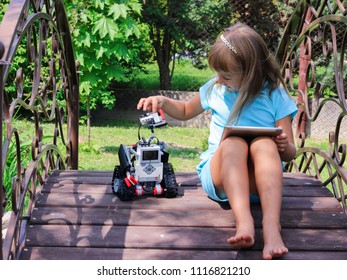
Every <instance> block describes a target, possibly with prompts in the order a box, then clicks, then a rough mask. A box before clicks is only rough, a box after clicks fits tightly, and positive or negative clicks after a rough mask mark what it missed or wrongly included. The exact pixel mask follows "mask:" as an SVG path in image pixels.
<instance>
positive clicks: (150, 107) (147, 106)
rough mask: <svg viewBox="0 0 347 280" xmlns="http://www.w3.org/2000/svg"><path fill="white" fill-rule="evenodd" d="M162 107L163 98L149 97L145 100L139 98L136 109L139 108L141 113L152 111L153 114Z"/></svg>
mask: <svg viewBox="0 0 347 280" xmlns="http://www.w3.org/2000/svg"><path fill="white" fill-rule="evenodd" d="M163 105H164V98H163V96H160V95H159V96H150V97H147V98H141V99H140V101H139V103H138V104H137V109H138V110H140V109H141V108H142V109H143V111H152V112H153V113H155V112H157V111H158V110H159V109H161V108H162V107H163Z"/></svg>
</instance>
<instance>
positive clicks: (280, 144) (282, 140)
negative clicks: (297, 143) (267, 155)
mask: <svg viewBox="0 0 347 280" xmlns="http://www.w3.org/2000/svg"><path fill="white" fill-rule="evenodd" d="M273 139H274V141H275V143H276V145H277V149H278V151H279V152H280V153H281V152H284V151H285V150H286V148H287V146H288V137H287V134H286V133H285V132H282V133H281V134H280V135H278V136H276V137H273Z"/></svg>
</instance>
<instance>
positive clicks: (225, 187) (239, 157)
mask: <svg viewBox="0 0 347 280" xmlns="http://www.w3.org/2000/svg"><path fill="white" fill-rule="evenodd" d="M248 151H249V145H248V143H247V142H246V141H245V140H244V139H242V138H239V137H230V138H228V139H226V140H224V141H223V142H222V143H221V145H220V146H219V148H218V150H217V151H216V153H215V154H214V155H213V157H212V160H211V174H212V179H213V183H214V185H215V187H216V191H217V193H218V192H221V193H225V194H226V196H227V198H228V200H229V203H230V206H231V208H232V210H233V212H234V215H235V220H236V234H235V236H232V237H230V238H229V239H228V240H227V242H229V243H230V244H231V245H232V247H233V248H237V249H239V248H246V247H251V246H253V245H254V234H255V233H254V221H253V217H252V214H251V210H250V200H249V179H248V167H247V162H248V154H249V152H248Z"/></svg>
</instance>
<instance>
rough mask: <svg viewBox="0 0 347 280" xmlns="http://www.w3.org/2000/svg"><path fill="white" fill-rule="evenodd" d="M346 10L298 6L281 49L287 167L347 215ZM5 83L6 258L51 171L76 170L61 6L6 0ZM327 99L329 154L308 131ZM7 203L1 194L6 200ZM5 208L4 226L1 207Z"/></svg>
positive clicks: (323, 4)
mask: <svg viewBox="0 0 347 280" xmlns="http://www.w3.org/2000/svg"><path fill="white" fill-rule="evenodd" d="M346 14H347V12H346V1H344V2H341V1H339V0H335V1H332V0H331V1H329V0H325V1H318V0H317V1H307V0H305V1H301V2H300V3H299V4H298V5H297V6H296V9H295V11H294V13H293V15H292V17H291V19H290V21H289V23H288V25H287V27H286V29H285V31H284V33H283V35H282V39H281V41H280V44H279V47H278V51H277V57H278V58H279V60H280V61H281V64H282V66H283V75H284V76H285V78H286V81H287V85H288V88H289V90H290V91H291V92H292V93H296V94H297V95H298V100H299V104H300V111H299V114H298V117H297V118H296V123H295V127H296V130H297V131H296V138H297V139H296V140H297V147H298V152H297V157H296V159H295V160H294V161H292V162H291V163H289V164H288V166H287V169H288V171H289V172H303V173H307V174H310V175H313V176H316V177H317V178H318V179H320V180H321V181H322V182H323V183H324V185H325V186H326V187H328V188H330V189H331V191H332V192H333V193H334V195H335V197H336V198H337V199H338V200H339V201H340V202H341V205H342V207H343V209H344V211H345V212H347V210H346V199H347V197H346V193H347V191H346V182H347V171H346V169H345V167H344V166H345V158H346V150H347V149H346V143H343V140H342V139H340V128H341V123H342V122H343V121H344V120H345V119H346V118H345V117H346V115H347V105H346V80H347V77H346V73H347V71H346V68H347V62H346V52H347V51H346V49H347V18H346ZM23 54H25V59H23ZM329 69H331V71H328V70H329ZM0 77H1V79H0V93H1V96H2V98H1V99H0V110H1V115H2V116H3V125H2V126H1V127H0V129H1V135H4V136H3V137H2V138H1V140H0V144H1V146H2V156H1V157H0V160H1V162H0V163H1V167H2V169H1V174H0V176H1V177H0V179H1V181H2V182H3V184H4V173H5V167H6V166H7V165H6V164H7V163H8V158H9V153H10V151H11V149H13V150H14V155H15V156H14V157H13V158H14V160H15V162H14V166H15V176H14V177H13V180H12V181H11V185H12V193H11V196H10V197H8V198H9V200H10V201H11V202H12V216H11V219H10V224H9V227H8V230H7V233H6V238H5V241H4V243H3V244H2V250H1V251H0V254H1V255H0V259H16V258H18V255H19V253H20V250H21V248H22V246H23V244H24V241H25V228H26V225H27V221H28V220H29V219H30V215H31V210H32V207H33V203H34V201H35V198H36V194H37V193H38V190H39V188H40V186H41V185H42V184H43V182H44V180H45V178H46V176H47V175H48V174H49V173H50V172H51V171H52V170H54V169H64V168H71V169H77V166H78V108H79V103H78V102H79V99H78V77H77V71H76V65H75V59H74V53H73V48H72V42H71V38H70V32H69V26H68V21H67V18H66V13H65V9H64V5H63V0H46V1H43V0H37V1H34V0H12V1H11V2H10V5H9V7H8V9H7V11H6V14H5V16H4V18H3V21H2V22H1V25H0ZM330 103H333V104H335V105H336V106H337V107H338V108H339V110H340V113H339V115H338V117H337V120H336V122H335V123H332V124H331V132H330V133H329V135H327V137H328V141H327V142H328V149H321V148H318V147H308V146H307V142H308V141H307V131H308V129H307V127H308V126H309V125H310V124H312V123H314V122H315V121H317V120H318V117H319V114H320V112H321V111H322V110H323V108H324V107H325V106H326V105H327V104H330ZM19 110H20V113H21V114H20V115H21V116H22V115H24V116H27V115H30V117H31V118H32V119H33V120H34V129H33V131H34V135H32V143H31V147H30V154H31V159H30V161H29V162H28V163H24V162H22V160H23V159H22V154H23V153H24V152H25V151H24V150H23V147H22V143H23V140H22V139H23V136H24V135H25V129H23V128H19V127H16V124H17V120H16V117H17V113H18V111H19ZM43 119H45V120H46V122H52V126H51V129H52V132H51V133H48V134H47V133H46V131H45V134H43V128H42V127H43V126H42V125H41V124H42V121H43ZM45 135H48V137H46V136H45ZM305 145H306V146H305ZM61 147H63V148H61ZM0 190H1V189H0ZM5 198H6V194H4V193H3V192H2V191H0V201H1V202H3V200H5ZM0 211H1V212H0V220H1V219H2V214H3V209H2V207H1V208H0ZM0 222H1V221H0Z"/></svg>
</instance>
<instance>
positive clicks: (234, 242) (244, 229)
mask: <svg viewBox="0 0 347 280" xmlns="http://www.w3.org/2000/svg"><path fill="white" fill-rule="evenodd" d="M236 228H237V230H236V234H235V236H232V237H230V238H228V239H227V242H228V243H229V244H230V245H231V246H232V247H233V248H234V249H242V248H250V247H252V246H253V245H254V235H255V233H254V224H253V219H251V220H250V221H249V223H244V224H243V225H241V226H237V227H236Z"/></svg>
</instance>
